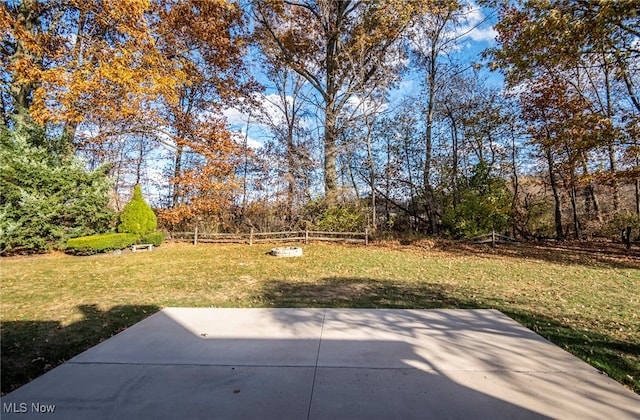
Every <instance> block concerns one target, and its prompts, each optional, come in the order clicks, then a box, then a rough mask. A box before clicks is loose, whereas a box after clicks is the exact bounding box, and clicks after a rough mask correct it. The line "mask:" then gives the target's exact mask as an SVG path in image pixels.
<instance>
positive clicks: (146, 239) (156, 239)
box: [138, 232, 164, 246]
mask: <svg viewBox="0 0 640 420" xmlns="http://www.w3.org/2000/svg"><path fill="white" fill-rule="evenodd" d="M138 242H139V243H141V244H153V246H160V245H162V242H164V233H162V232H151V233H147V234H146V235H144V236H143V237H142V238H140V240H139V241H138Z"/></svg>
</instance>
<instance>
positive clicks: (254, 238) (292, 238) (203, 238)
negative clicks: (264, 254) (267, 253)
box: [170, 228, 369, 245]
mask: <svg viewBox="0 0 640 420" xmlns="http://www.w3.org/2000/svg"><path fill="white" fill-rule="evenodd" d="M170 234H171V239H173V240H174V241H178V242H193V244H194V245H197V244H198V243H236V244H238V243H241V244H249V245H253V244H256V243H261V242H298V241H302V242H304V243H305V244H308V243H309V241H328V242H346V243H359V244H365V245H368V244H369V231H368V229H365V231H364V232H321V231H315V230H302V231H285V232H255V231H254V230H253V229H251V231H250V232H249V233H208V232H199V231H198V228H196V229H195V230H194V231H193V232H171V233H170Z"/></svg>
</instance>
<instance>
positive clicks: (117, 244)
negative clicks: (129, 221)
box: [67, 233, 138, 255]
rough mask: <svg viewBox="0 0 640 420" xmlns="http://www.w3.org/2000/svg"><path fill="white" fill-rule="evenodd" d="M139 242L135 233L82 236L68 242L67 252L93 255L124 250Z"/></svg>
mask: <svg viewBox="0 0 640 420" xmlns="http://www.w3.org/2000/svg"><path fill="white" fill-rule="evenodd" d="M137 240H138V236H137V235H135V234H133V233H105V234H103V235H92V236H81V237H79V238H72V239H69V240H68V241H67V252H69V253H72V254H76V255H92V254H97V253H99V252H106V251H113V250H116V249H124V248H127V247H129V246H131V245H133V244H135V243H136V242H137Z"/></svg>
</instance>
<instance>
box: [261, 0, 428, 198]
mask: <svg viewBox="0 0 640 420" xmlns="http://www.w3.org/2000/svg"><path fill="white" fill-rule="evenodd" d="M426 6H427V4H426V2H423V1H415V0H387V1H367V2H360V1H352V0H346V1H344V0H318V1H316V0H299V1H298V0H296V1H285V0H278V1H270V2H262V1H255V2H254V3H253V12H254V17H255V21H256V39H257V40H258V41H259V45H260V48H261V50H262V52H263V53H264V54H265V55H267V56H269V57H272V58H273V59H272V61H273V62H277V63H279V64H280V65H283V66H287V67H289V68H291V69H292V70H293V71H295V72H296V73H298V74H300V75H301V76H303V77H304V78H305V79H306V80H307V81H308V82H309V83H310V84H311V86H313V88H314V89H315V91H316V92H317V94H318V95H319V97H320V98H319V99H320V102H321V103H322V105H321V106H322V113H323V117H324V121H323V128H324V130H323V131H324V133H323V145H324V187H325V195H326V199H327V200H328V202H335V201H336V199H337V194H338V176H337V170H336V159H337V156H338V136H339V134H340V130H341V127H340V126H339V125H338V118H339V116H340V114H341V112H342V111H343V109H344V107H345V105H346V104H347V102H348V101H349V99H350V98H352V97H354V96H355V95H358V94H361V93H362V92H363V91H365V90H366V89H367V88H370V86H372V85H384V84H385V83H388V82H389V80H390V74H393V73H394V71H395V70H397V67H398V65H400V64H401V60H399V58H401V57H400V54H399V51H398V50H397V49H396V47H397V46H398V42H399V40H400V38H401V35H402V34H403V32H404V30H405V29H406V28H407V27H408V26H409V25H410V24H411V22H412V19H413V18H414V17H415V16H416V15H418V14H419V13H421V12H422V10H424V8H425V7H426Z"/></svg>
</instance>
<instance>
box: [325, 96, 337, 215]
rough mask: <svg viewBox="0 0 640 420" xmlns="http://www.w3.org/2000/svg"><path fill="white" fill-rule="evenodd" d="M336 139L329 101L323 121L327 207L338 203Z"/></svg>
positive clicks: (331, 107) (332, 105)
mask: <svg viewBox="0 0 640 420" xmlns="http://www.w3.org/2000/svg"><path fill="white" fill-rule="evenodd" d="M336 137H337V133H336V114H335V110H334V103H333V99H331V100H330V102H329V103H327V107H326V114H325V121H324V192H325V199H326V201H327V204H329V205H334V204H336V203H337V201H338V173H337V171H336V159H337V156H338V144H337V138H336Z"/></svg>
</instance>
